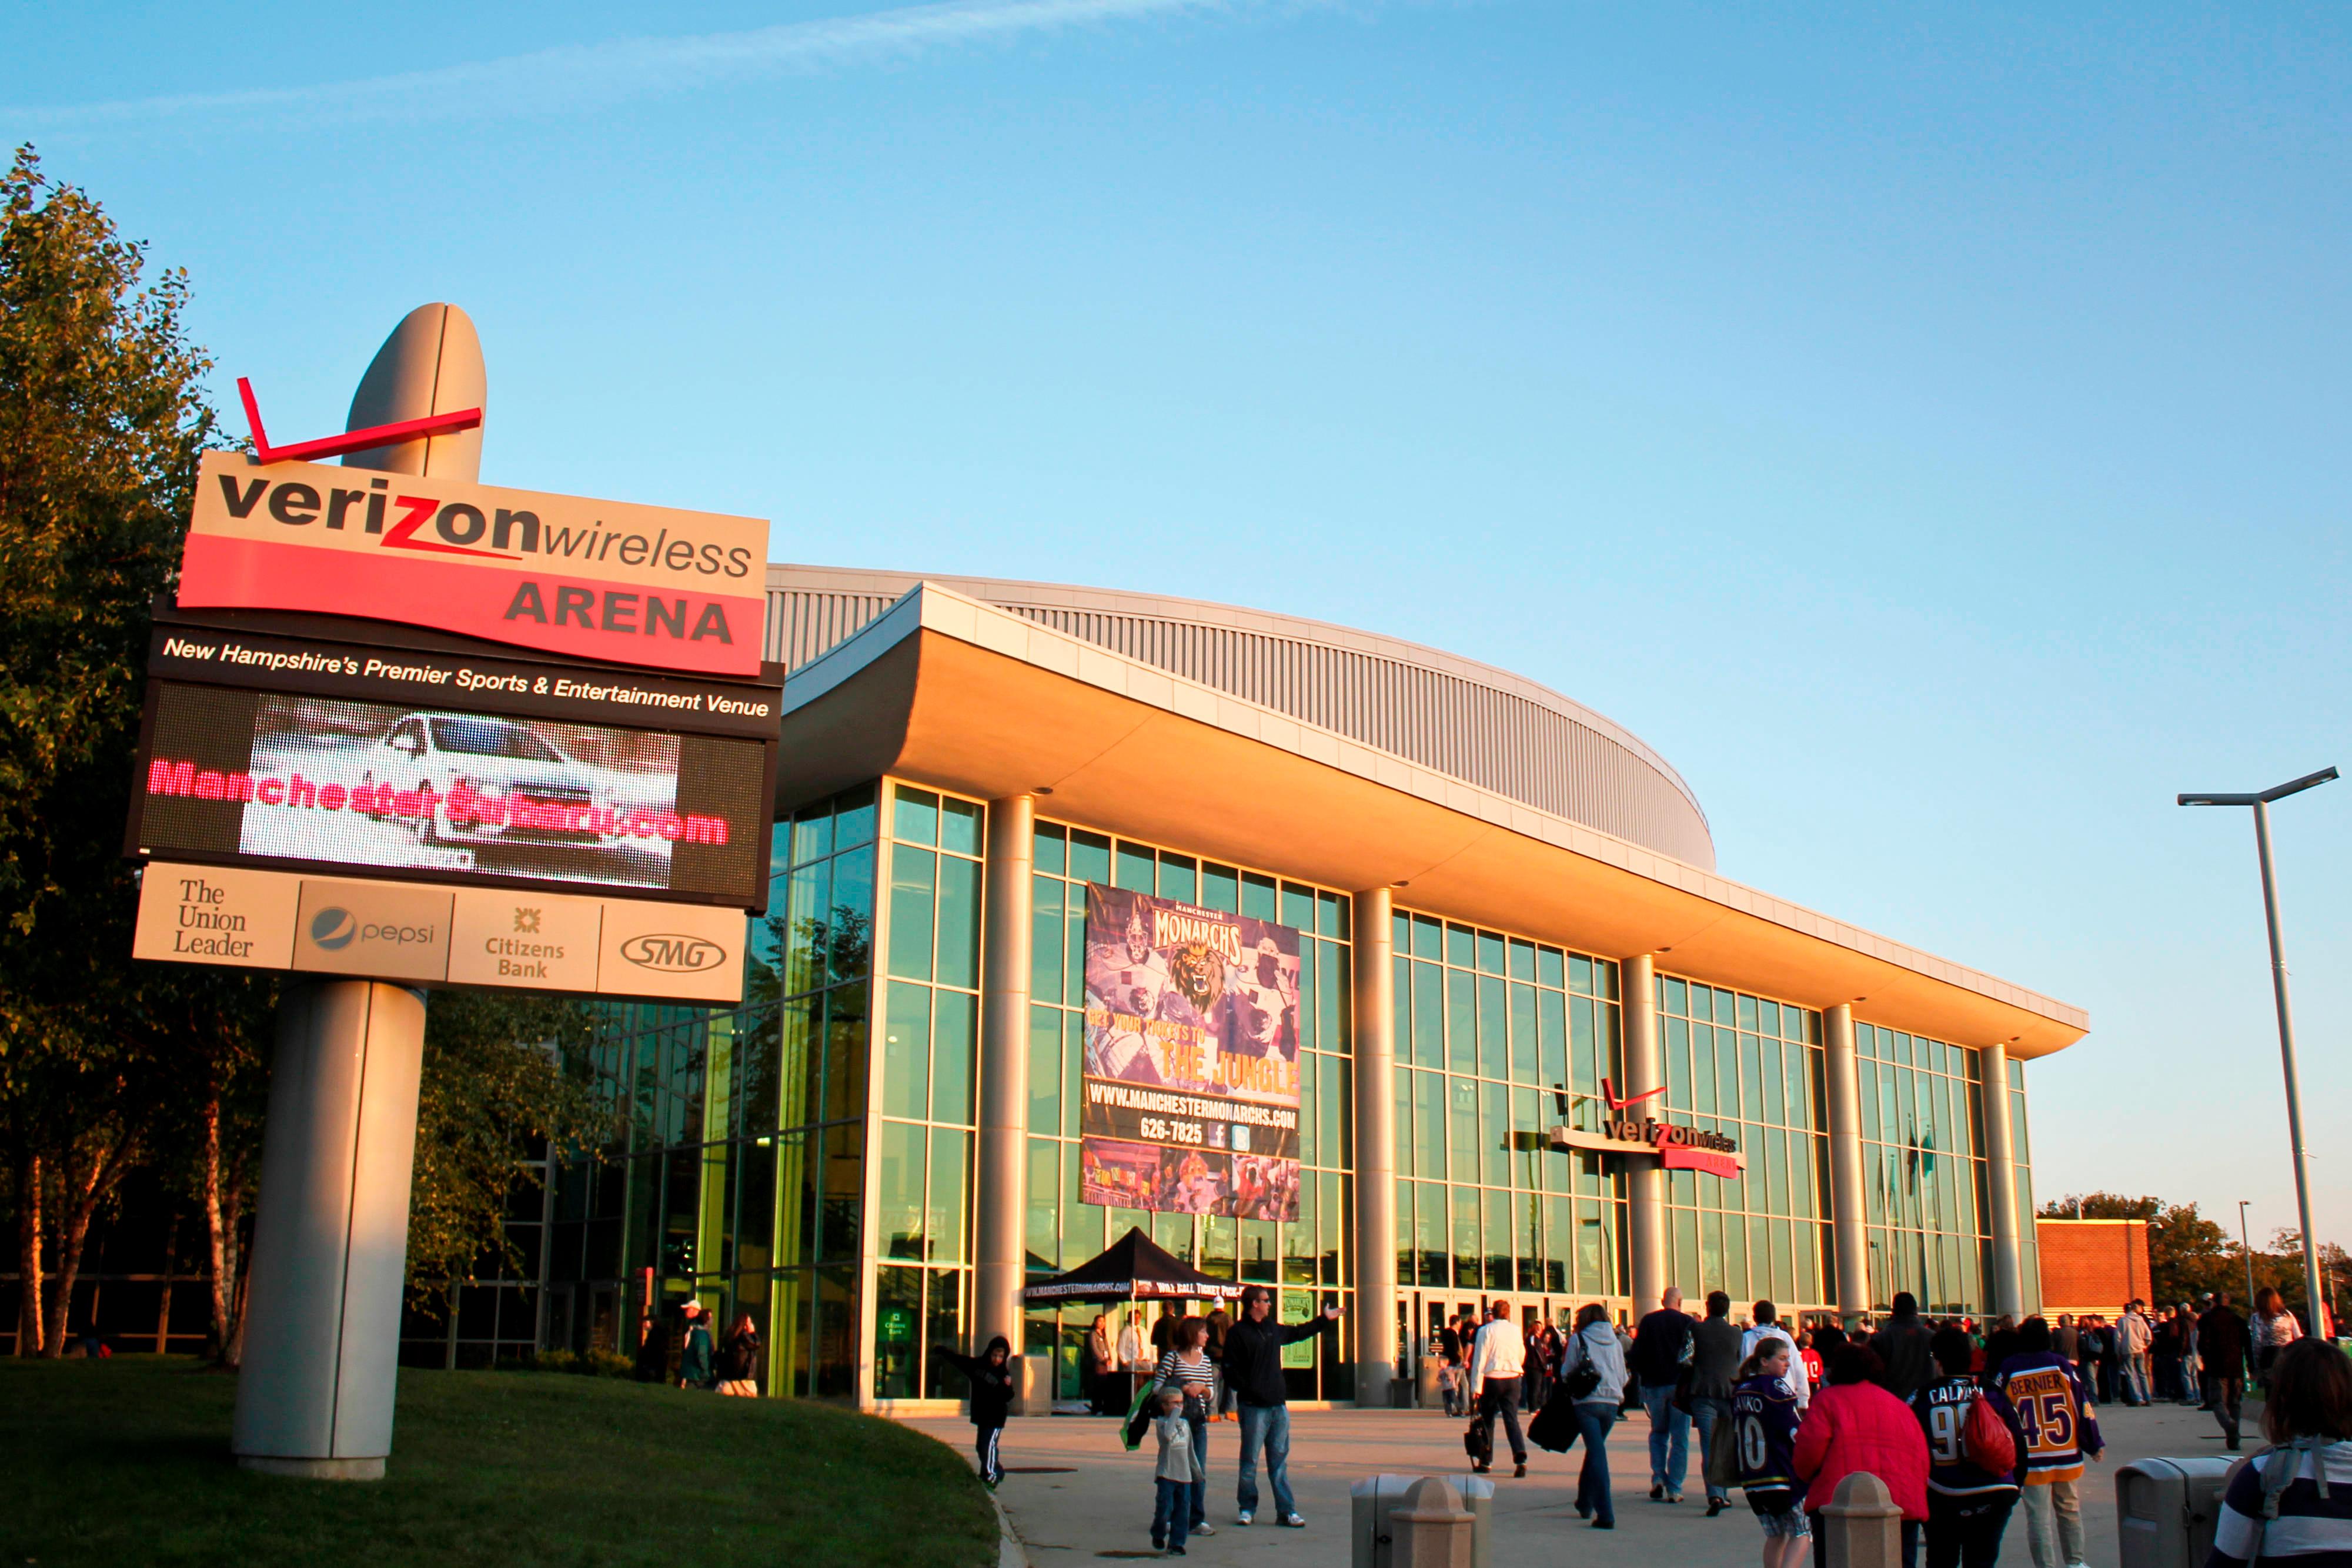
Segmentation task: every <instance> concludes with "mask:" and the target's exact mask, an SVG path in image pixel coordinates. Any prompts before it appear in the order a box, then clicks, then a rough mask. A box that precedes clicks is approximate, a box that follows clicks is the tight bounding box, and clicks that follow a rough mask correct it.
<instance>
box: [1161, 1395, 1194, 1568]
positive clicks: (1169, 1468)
mask: <svg viewBox="0 0 2352 1568" xmlns="http://www.w3.org/2000/svg"><path fill="white" fill-rule="evenodd" d="M1151 1405H1152V1409H1153V1410H1154V1411H1155V1412H1156V1414H1155V1415H1154V1416H1152V1418H1151V1430H1152V1433H1153V1435H1154V1436H1156V1437H1158V1438H1159V1439H1160V1463H1159V1464H1158V1466H1157V1467H1155V1468H1154V1469H1153V1470H1152V1472H1151V1473H1152V1476H1153V1486H1154V1489H1155V1490H1156V1491H1157V1493H1158V1495H1157V1496H1156V1497H1155V1498H1154V1499H1153V1501H1152V1504H1151V1544H1152V1545H1153V1546H1155V1547H1158V1548H1160V1549H1161V1550H1163V1551H1165V1552H1167V1553H1168V1554H1169V1555H1170V1556H1171V1557H1181V1556H1183V1555H1184V1554H1185V1553H1184V1538H1185V1536H1186V1535H1188V1534H1189V1533H1191V1529H1192V1423H1191V1422H1189V1421H1187V1420H1185V1419H1184V1392H1183V1390H1181V1389H1180V1388H1176V1387H1173V1386H1171V1387H1166V1388H1162V1389H1161V1390H1160V1392H1159V1393H1157V1394H1155V1395H1153V1396H1152V1399H1151Z"/></svg>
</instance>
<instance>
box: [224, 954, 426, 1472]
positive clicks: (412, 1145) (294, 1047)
mask: <svg viewBox="0 0 2352 1568" xmlns="http://www.w3.org/2000/svg"><path fill="white" fill-rule="evenodd" d="M424 1041H425V999H424V998H423V997H421V996H420V995H418V994H417V993H416V992H415V991H409V990H404V989H402V988H400V987H398V986H387V985H383V984H381V983H379V982H376V981H373V980H327V981H296V982H293V983H292V984H290V985H289V988H288V990H287V993H286V996H285V997H284V998H283V999H282V1000H281V1001H279V1003H278V1048H277V1054H276V1057H275V1059H274V1060H273V1061H272V1063H271V1066H270V1073H269V1120H268V1124H267V1125H266V1126H265V1128H264V1130H263V1134H262V1144H261V1196H260V1202H259V1205H258V1207H257V1210H256V1212H255V1214H254V1220H253V1273H252V1278H251V1280H250V1281H249V1283H248V1286H247V1289H248V1291H249V1292H250V1297H249V1299H250V1301H251V1303H252V1304H251V1306H250V1308H249V1309H248V1311H249V1313H250V1316H249V1317H248V1318H247V1322H246V1330H245V1364H244V1369H243V1371H242V1372H241V1373H240V1375H238V1377H237V1383H236V1422H235V1426H234V1428H233V1431H232V1436H231V1442H230V1447H231V1448H233V1449H234V1450H235V1452H236V1457H237V1462H238V1463H239V1464H241V1465H243V1466H244V1467H245V1468H246V1469H252V1470H267V1471H270V1472H272V1473H274V1474H278V1475H290V1476H308V1477H311V1478H313V1479H320V1480H381V1479H383V1462H384V1459H385V1458H386V1457H387V1456H389V1455H390V1454H391V1452H392V1408H393V1396H394V1388H395V1385H396V1381H397V1375H398V1368H399V1362H400V1298H401V1286H402V1280H403V1277H404V1271H405V1270H406V1266H407V1260H408V1187H409V1178H410V1176H411V1174H412V1170H413V1166H414V1164H415V1156H416V1084H417V1076H418V1072H419V1070H420V1068H421V1066H422V1063H423V1061H424Z"/></svg>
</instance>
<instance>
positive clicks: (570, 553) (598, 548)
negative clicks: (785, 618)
mask: <svg viewBox="0 0 2352 1568" xmlns="http://www.w3.org/2000/svg"><path fill="white" fill-rule="evenodd" d="M214 477H215V479H216V480H218V481H219V484H220V488H221V504H222V505H223V506H224V507H226V508H227V511H228V515H229V516H230V517H235V518H236V519H238V520H239V521H244V520H246V519H247V518H249V517H252V516H253V515H254V513H255V511H256V510H257V509H266V511H267V514H268V517H270V518H272V519H273V520H275V521H277V522H280V523H283V524H285V525H286V526H287V527H289V528H308V527H310V525H312V524H317V525H319V526H320V527H322V528H327V529H329V530H331V531H341V530H344V529H347V528H354V526H356V529H357V531H360V532H364V533H368V534H373V535H375V536H377V537H378V540H379V542H380V543H381V544H382V546H383V548H384V549H403V550H418V551H423V552H425V553H427V554H432V555H462V556H477V557H485V558H488V559H492V560H511V561H520V560H523V559H527V558H529V557H532V556H538V557H541V558H543V559H548V560H550V561H554V560H557V559H562V560H563V561H565V562H576V563H578V564H581V565H586V564H588V563H590V562H603V561H614V560H617V561H619V562H620V563H621V564H622V565H624V566H633V567H635V566H643V567H653V568H656V569H658V570H665V571H669V572H675V573H677V575H679V576H680V577H688V578H691V577H696V576H699V577H730V578H741V577H748V576H750V575H751V551H750V550H749V549H744V548H743V547H741V546H740V545H739V546H737V547H735V548H734V549H721V548H720V547H719V546H718V545H715V544H697V543H696V542H695V541H694V540H692V539H688V538H672V537H671V536H670V532H669V530H668V529H667V528H661V529H657V530H656V533H655V535H654V537H653V538H646V536H645V535H644V534H642V533H636V532H623V531H621V530H619V529H608V528H604V527H602V526H601V525H598V524H593V523H592V524H588V525H586V526H576V525H562V526H545V525H542V524H541V521H540V517H539V514H538V513H536V512H532V511H528V510H523V509H520V508H516V507H494V508H492V510H491V512H490V513H489V514H488V515H487V516H486V515H485V514H484V513H483V511H482V508H481V507H477V506H475V505H473V504H472V503H471V502H469V501H447V502H445V501H443V500H441V499H440V498H439V497H436V496H399V495H394V494H392V493H391V482H390V481H389V480H385V479H371V480H369V481H368V486H367V488H365V489H356V488H353V489H344V488H342V487H341V486H329V487H328V488H327V493H326V494H325V495H324V496H323V497H322V496H320V493H319V487H318V486H314V485H310V484H307V483H305V482H303V481H302V480H299V479H284V480H280V481H278V483H277V484H275V485H273V484H271V483H269V481H268V480H267V479H260V478H257V479H255V480H253V481H252V482H251V483H250V484H248V485H239V484H238V483H237V479H236V476H235V475H233V474H217V475H215V476H214ZM265 497H266V498H267V499H266V501H265ZM391 507H398V508H399V514H398V516H396V517H394V516H391V515H390V508H391ZM354 513H356V514H357V518H356V525H355V524H354V517H353V514H354ZM428 525H429V528H430V531H429V532H428V531H427V528H428Z"/></svg>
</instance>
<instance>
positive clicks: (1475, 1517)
mask: <svg viewBox="0 0 2352 1568" xmlns="http://www.w3.org/2000/svg"><path fill="white" fill-rule="evenodd" d="M1445 1479H1447V1480H1450V1481H1452V1482H1453V1483H1454V1490H1455V1491H1458V1492H1460V1493H1461V1494H1462V1506H1463V1507H1464V1508H1466V1509H1468V1510H1469V1511H1470V1519H1471V1524H1470V1568H1487V1559H1488V1557H1489V1555H1490V1554H1491V1553H1492V1552H1493V1551H1494V1545H1495V1483H1494V1481H1493V1480H1491V1479H1488V1478H1487V1477H1486V1476H1448V1477H1446V1478H1445Z"/></svg>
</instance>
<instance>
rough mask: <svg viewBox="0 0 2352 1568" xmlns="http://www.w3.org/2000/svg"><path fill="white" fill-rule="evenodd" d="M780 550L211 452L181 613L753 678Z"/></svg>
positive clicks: (754, 521)
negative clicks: (393, 627) (412, 631)
mask: <svg viewBox="0 0 2352 1568" xmlns="http://www.w3.org/2000/svg"><path fill="white" fill-rule="evenodd" d="M767 548H768V525H767V524H766V523H765V522H764V521H761V519H758V518H754V517H730V516H727V515H724V514H720V513H714V512H688V511H680V510H677V509H675V508H671V507H640V506H634V505H631V504H628V503H625V502H618V501H601V500H594V499H591V498H589V497H579V496H557V495H549V494H545V493H542V492H540V491H534V490H509V489H502V488H497V487H493V486H484V485H470V484H461V483H459V482H457V481H455V480H451V479H446V478H439V477H431V478H427V477H424V476H414V475H405V474H397V475H395V474H377V473H371V472H370V471H368V470H365V469H356V470H355V469H351V468H343V467H338V466H330V465H324V464H315V463H276V464H270V465H262V464H259V463H257V462H256V461H255V460H254V459H253V458H251V457H249V456H247V455H243V454H240V453H231V452H209V453H206V454H205V456H204V459H203V465H202V468H201V471H200V473H199V475H198V477H197V490H196V500H195V506H194V511H193V514H192V517H191V519H190V525H189V535H188V541H187V546H186V549H185V551H184V555H183V558H182V565H181V580H180V588H179V603H180V605H181V606H182V608H184V609H205V608H211V609H264V610H293V611H304V612H315V613H321V614H335V615H352V616H359V617H362V618H365V619H369V620H375V621H396V622H404V623H406V624H409V625H417V626H430V627H434V628H436V629H438V630H443V631H449V632H460V633H462V634H465V635H467V636H473V637H480V638H484V639H486V640H488V641H490V642H496V643H510V644H514V645H517V646H521V647H531V648H545V649H551V650H555V651H557V652H561V653H570V654H576V655H581V656H584V657H589V658H596V659H609V660H614V661H616V662H621V663H626V664H648V665H656V666H661V667H666V668H670V669H680V670H700V671H708V672H710V673H712V674H743V675H751V674H758V673H759V668H760V642H761V624H762V618H763V616H764V614H765V612H766V597H765V592H764V590H763V587H762V583H761V573H762V571H763V570H764V568H765V565H766V561H767Z"/></svg>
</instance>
